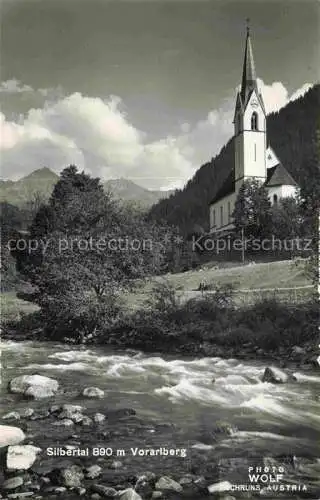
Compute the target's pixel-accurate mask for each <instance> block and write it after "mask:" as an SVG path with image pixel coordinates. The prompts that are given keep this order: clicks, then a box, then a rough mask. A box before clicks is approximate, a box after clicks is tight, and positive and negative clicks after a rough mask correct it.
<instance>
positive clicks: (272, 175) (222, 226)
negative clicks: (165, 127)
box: [210, 28, 298, 233]
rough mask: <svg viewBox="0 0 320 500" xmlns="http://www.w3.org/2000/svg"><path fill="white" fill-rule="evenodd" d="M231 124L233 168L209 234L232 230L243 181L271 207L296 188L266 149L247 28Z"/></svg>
mask: <svg viewBox="0 0 320 500" xmlns="http://www.w3.org/2000/svg"><path fill="white" fill-rule="evenodd" d="M233 123H234V151H235V156H234V166H233V168H232V171H231V173H230V175H229V176H228V178H227V179H226V181H225V182H224V184H223V185H222V187H221V188H220V189H219V190H218V192H217V194H216V196H215V197H214V199H213V200H212V201H211V203H210V233H221V232H225V231H231V230H232V229H234V225H233V221H232V213H233V210H234V206H235V202H236V199H237V195H238V193H239V189H240V187H241V185H242V184H243V183H244V181H246V180H249V179H256V180H259V181H260V182H261V183H263V184H264V186H265V187H266V188H267V191H268V195H269V200H270V202H271V204H275V203H277V202H278V201H279V200H280V199H281V198H286V197H290V196H295V195H296V192H297V188H298V185H297V183H296V182H295V180H294V179H293V178H292V177H291V175H290V174H289V172H288V171H287V170H286V168H285V167H284V166H283V165H282V164H281V162H280V160H279V159H278V157H277V155H276V153H275V152H274V151H273V149H272V148H271V146H268V147H267V129H266V110H265V106H264V103H263V98H262V95H261V94H260V93H259V90H258V86H257V77H256V71H255V64H254V58H253V51H252V44H251V37H250V30H249V28H247V37H246V46H245V54H244V62H243V73H242V83H241V88H240V90H239V92H238V94H237V98H236V106H235V112H234V120H233Z"/></svg>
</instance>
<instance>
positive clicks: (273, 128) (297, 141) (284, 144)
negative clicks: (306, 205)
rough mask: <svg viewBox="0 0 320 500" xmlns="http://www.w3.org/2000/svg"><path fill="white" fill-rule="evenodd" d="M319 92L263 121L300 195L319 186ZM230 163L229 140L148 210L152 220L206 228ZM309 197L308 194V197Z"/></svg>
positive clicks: (231, 147)
mask: <svg viewBox="0 0 320 500" xmlns="http://www.w3.org/2000/svg"><path fill="white" fill-rule="evenodd" d="M319 91H320V85H319V84H317V85H315V86H314V87H313V88H312V89H310V90H309V91H308V92H307V93H306V94H305V95H304V96H303V97H301V98H300V99H297V100H296V101H293V102H291V103H289V104H288V105H287V106H286V107H285V108H282V109H281V110H280V111H279V112H278V113H272V114H270V115H269V116H268V117H267V130H268V142H269V144H270V145H271V146H272V147H273V149H274V150H275V152H276V154H277V156H278V157H279V158H280V160H281V162H282V163H283V165H284V166H285V167H286V168H287V169H288V171H289V172H290V173H291V174H292V176H293V177H294V178H295V180H296V181H297V182H298V183H299V184H300V185H301V187H302V189H303V191H308V194H309V193H310V191H312V190H315V189H316V188H317V186H318V185H319V183H320V179H319V167H318V158H317V145H316V132H317V129H319V104H320V103H319V101H320V99H319ZM233 163H234V144H233V140H232V139H231V140H230V141H229V142H228V143H227V144H226V146H225V147H223V148H222V150H221V151H220V153H219V154H218V155H217V156H216V157H215V158H213V160H212V161H210V162H208V163H206V164H204V165H202V166H201V167H200V168H199V170H198V171H197V172H196V174H195V175H194V176H193V178H192V179H191V180H190V181H189V182H188V183H187V184H186V186H185V187H184V188H183V189H182V190H177V191H176V192H175V193H174V194H173V195H171V196H170V197H169V198H168V199H164V200H161V201H160V202H159V203H158V204H157V205H154V206H153V207H152V208H151V210H150V216H151V217H152V218H154V219H156V220H166V221H167V222H168V223H169V224H173V225H175V226H179V227H180V229H181V231H182V232H183V233H190V232H192V231H194V230H196V231H198V230H199V226H201V227H202V228H203V229H204V230H207V228H208V222H209V221H208V205H209V203H210V201H211V200H212V198H213V197H214V196H215V194H216V193H217V191H218V189H220V187H221V186H222V184H223V183H224V181H225V179H226V178H227V176H228V174H229V173H230V171H231V169H232V167H233ZM311 194H312V193H311Z"/></svg>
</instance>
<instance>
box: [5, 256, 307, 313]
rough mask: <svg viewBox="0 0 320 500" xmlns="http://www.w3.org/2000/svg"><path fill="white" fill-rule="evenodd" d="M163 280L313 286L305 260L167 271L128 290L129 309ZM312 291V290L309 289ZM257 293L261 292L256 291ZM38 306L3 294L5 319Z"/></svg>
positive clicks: (188, 284) (180, 284) (192, 285)
mask: <svg viewBox="0 0 320 500" xmlns="http://www.w3.org/2000/svg"><path fill="white" fill-rule="evenodd" d="M163 279H166V280H168V281H169V282H170V283H172V284H173V285H174V286H175V288H176V289H178V290H180V291H182V292H186V291H191V290H197V289H198V287H199V283H200V282H201V281H203V280H205V281H206V282H207V283H211V282H212V283H215V284H217V285H223V284H227V283H233V285H234V287H235V289H238V290H241V289H245V290H247V289H257V288H259V289H260V288H278V287H279V288H286V287H288V288H289V287H300V286H306V285H310V284H311V283H310V281H309V280H308V278H307V277H306V275H305V272H304V263H295V262H292V261H281V262H271V263H263V264H255V265H252V266H245V267H234V268H226V269H215V268H211V269H208V268H206V269H199V270H192V271H187V272H185V273H178V274H167V275H165V276H163V277H157V278H154V279H153V280H151V281H150V282H148V283H146V284H144V285H143V286H142V287H141V288H140V289H139V290H137V292H136V293H128V294H127V295H126V302H127V303H128V305H129V308H130V309H136V308H137V307H140V306H142V305H143V303H144V301H145V300H146V299H147V297H148V295H150V292H151V290H152V285H153V284H154V283H155V282H156V281H161V280H163ZM307 292H309V289H307ZM254 295H255V296H258V294H254ZM35 309H36V306H34V305H33V304H31V303H29V302H25V301H24V300H21V299H18V298H17V297H16V295H15V293H14V292H10V293H4V294H2V320H3V321H4V322H6V321H9V320H13V319H16V318H18V317H19V315H20V314H21V313H29V312H32V311H34V310H35Z"/></svg>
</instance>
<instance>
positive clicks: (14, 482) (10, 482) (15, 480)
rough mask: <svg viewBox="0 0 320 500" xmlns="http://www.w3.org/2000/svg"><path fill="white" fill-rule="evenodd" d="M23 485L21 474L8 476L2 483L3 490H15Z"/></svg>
mask: <svg viewBox="0 0 320 500" xmlns="http://www.w3.org/2000/svg"><path fill="white" fill-rule="evenodd" d="M22 485H23V478H22V477H21V476H16V477H10V478H9V479H6V480H5V481H4V483H3V485H2V487H3V489H4V490H15V489H16V488H19V486H22Z"/></svg>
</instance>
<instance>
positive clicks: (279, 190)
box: [268, 184, 296, 205]
mask: <svg viewBox="0 0 320 500" xmlns="http://www.w3.org/2000/svg"><path fill="white" fill-rule="evenodd" d="M268 194H269V200H270V201H271V204H272V205H273V204H274V201H275V200H274V196H275V195H276V196H277V200H278V201H279V200H280V199H281V198H290V197H295V196H296V186H292V185H287V184H284V185H281V186H273V187H270V188H268Z"/></svg>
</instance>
